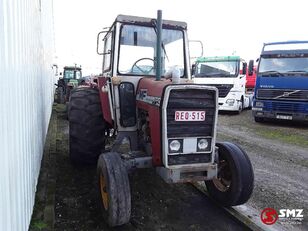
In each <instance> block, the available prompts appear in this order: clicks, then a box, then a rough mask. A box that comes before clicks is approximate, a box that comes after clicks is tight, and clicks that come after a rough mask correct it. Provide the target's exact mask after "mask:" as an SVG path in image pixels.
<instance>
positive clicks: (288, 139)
mask: <svg viewBox="0 0 308 231" xmlns="http://www.w3.org/2000/svg"><path fill="white" fill-rule="evenodd" d="M257 133H258V134H259V135H261V136H263V137H265V138H267V139H273V140H280V141H283V142H285V143H289V144H295V145H299V146H302V147H308V140H307V137H303V136H300V135H297V134H286V133H284V132H281V131H279V130H273V131H264V130H259V131H257Z"/></svg>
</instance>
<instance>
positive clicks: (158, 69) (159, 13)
mask: <svg viewBox="0 0 308 231" xmlns="http://www.w3.org/2000/svg"><path fill="white" fill-rule="evenodd" d="M156 27H157V28H156V29H157V44H156V81H159V80H160V79H161V32H162V11H161V10H158V11H157V23H156Z"/></svg>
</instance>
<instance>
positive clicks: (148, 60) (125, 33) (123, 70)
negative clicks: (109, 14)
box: [118, 24, 184, 76]
mask: <svg viewBox="0 0 308 231" xmlns="http://www.w3.org/2000/svg"><path fill="white" fill-rule="evenodd" d="M156 38H157V35H156V30H155V28H154V27H146V26H140V25H126V24H125V25H123V26H122V28H121V39H120V52H119V54H120V56H119V64H118V72H119V73H120V74H125V75H142V76H146V75H148V76H154V75H155V74H156V68H155V62H156ZM161 47H162V51H161V62H162V65H161V66H162V75H164V74H165V73H166V72H167V71H168V70H170V69H171V68H173V67H177V68H178V69H179V70H180V71H181V76H183V75H184V38H183V32H182V31H180V30H174V29H163V30H162V44H161Z"/></svg>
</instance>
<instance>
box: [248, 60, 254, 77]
mask: <svg viewBox="0 0 308 231" xmlns="http://www.w3.org/2000/svg"><path fill="white" fill-rule="evenodd" d="M253 66H254V61H253V60H249V64H248V75H249V76H252V75H253Z"/></svg>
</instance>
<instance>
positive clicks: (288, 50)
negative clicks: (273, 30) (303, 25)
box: [252, 41, 308, 122]
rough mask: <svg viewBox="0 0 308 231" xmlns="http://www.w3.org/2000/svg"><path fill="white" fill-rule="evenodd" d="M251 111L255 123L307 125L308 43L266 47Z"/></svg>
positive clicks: (261, 59) (293, 42)
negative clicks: (278, 121) (274, 121)
mask: <svg viewBox="0 0 308 231" xmlns="http://www.w3.org/2000/svg"><path fill="white" fill-rule="evenodd" d="M252 109H253V116H254V119H255V121H256V122H262V121H264V120H265V119H267V118H269V119H278V120H297V121H308V41H288V42H275V43H265V44H264V47H263V49H262V52H261V56H260V61H259V67H258V70H257V80H256V86H255V93H254V99H253V108H252Z"/></svg>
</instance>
